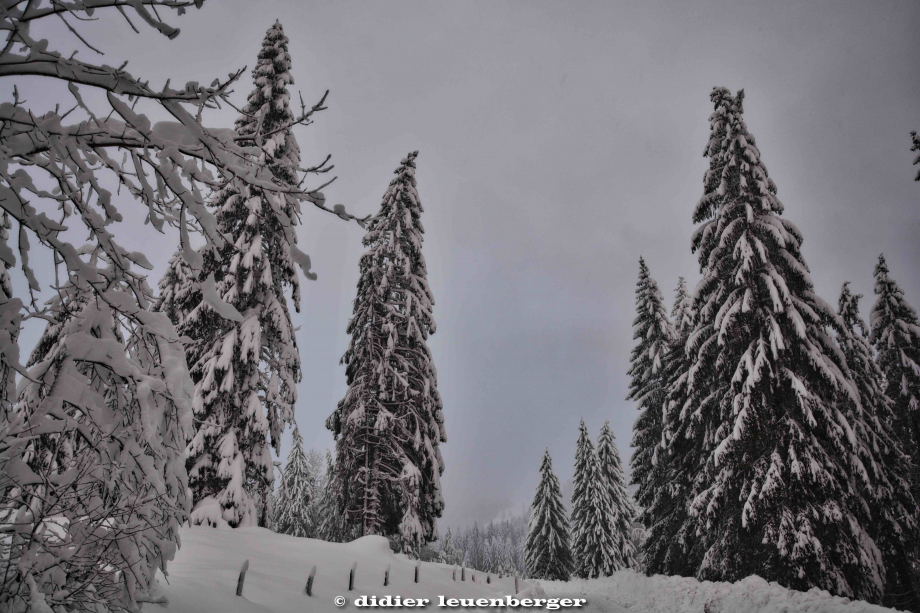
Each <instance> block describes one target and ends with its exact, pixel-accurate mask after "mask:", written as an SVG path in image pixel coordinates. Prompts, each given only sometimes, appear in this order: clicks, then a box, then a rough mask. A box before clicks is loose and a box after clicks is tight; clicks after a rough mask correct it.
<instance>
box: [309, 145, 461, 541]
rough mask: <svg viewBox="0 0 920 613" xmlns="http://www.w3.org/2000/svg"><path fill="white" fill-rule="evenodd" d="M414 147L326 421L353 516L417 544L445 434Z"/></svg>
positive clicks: (368, 268) (373, 245)
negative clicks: (343, 379) (343, 380)
mask: <svg viewBox="0 0 920 613" xmlns="http://www.w3.org/2000/svg"><path fill="white" fill-rule="evenodd" d="M416 155H418V152H417V151H416V152H413V153H410V154H409V155H408V156H406V158H405V159H403V160H402V162H401V164H400V166H399V168H398V169H397V170H396V171H395V174H396V178H395V179H393V180H392V181H391V182H390V186H389V187H388V188H387V190H386V193H385V194H384V196H383V203H382V205H381V209H380V212H379V213H378V214H377V215H376V216H375V217H374V218H372V219H371V221H370V222H369V224H368V232H367V234H366V235H365V237H364V245H365V247H367V248H368V250H367V252H366V253H365V254H364V255H363V256H362V257H361V262H360V278H359V280H358V291H357V296H356V298H355V302H354V315H353V317H352V319H351V321H350V322H349V324H348V333H349V334H350V335H351V343H350V345H349V347H348V350H347V351H346V352H345V355H344V356H343V357H342V363H344V364H345V365H346V371H345V372H346V376H347V378H348V391H347V392H346V394H345V397H344V398H343V400H342V401H341V402H340V403H339V404H338V407H337V408H336V410H335V411H334V412H333V413H332V415H330V416H329V418H328V419H327V421H326V426H327V427H328V428H329V429H330V430H331V431H332V433H333V436H334V437H335V439H336V468H337V473H336V477H337V478H338V479H340V480H341V485H340V492H341V494H342V499H341V501H340V508H341V509H342V510H343V511H344V513H345V515H346V519H347V521H348V522H349V523H351V524H354V525H357V526H360V530H361V533H362V534H365V535H366V534H382V535H385V536H390V535H399V537H400V539H401V542H402V544H403V546H404V547H405V548H407V549H408V550H409V551H417V550H418V549H419V548H420V547H421V546H422V545H423V544H425V543H428V542H430V541H431V540H432V539H433V538H434V537H435V535H436V519H437V518H438V517H440V516H441V512H442V510H443V508H444V500H443V499H442V497H441V484H440V475H441V473H443V471H444V461H443V460H442V459H441V452H440V450H439V444H440V443H443V442H445V441H446V440H447V438H446V435H445V432H444V414H443V412H442V403H441V397H440V394H439V392H438V387H437V373H436V371H435V368H434V362H433V361H432V356H431V351H430V350H429V349H428V346H427V343H426V340H427V338H428V335H429V334H433V333H434V331H435V322H434V318H433V316H432V306H433V304H434V298H433V297H432V294H431V289H430V288H429V287H428V281H427V270H426V267H425V258H424V256H423V255H422V234H423V232H424V229H423V227H422V224H421V214H422V205H421V202H420V201H419V197H418V192H417V191H416V187H415V185H416V181H415V158H416Z"/></svg>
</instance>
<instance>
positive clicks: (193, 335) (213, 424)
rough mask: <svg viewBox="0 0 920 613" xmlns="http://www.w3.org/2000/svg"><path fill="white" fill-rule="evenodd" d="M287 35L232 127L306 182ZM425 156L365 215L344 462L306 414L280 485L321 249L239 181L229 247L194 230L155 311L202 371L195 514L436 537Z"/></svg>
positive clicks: (293, 528) (337, 418)
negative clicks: (305, 295) (421, 166)
mask: <svg viewBox="0 0 920 613" xmlns="http://www.w3.org/2000/svg"><path fill="white" fill-rule="evenodd" d="M287 43H288V39H287V37H286V36H285V35H284V31H283V29H282V26H281V24H280V23H277V22H276V23H275V24H274V25H273V26H272V27H271V28H269V30H268V32H267V33H266V35H265V39H264V41H263V45H262V50H261V51H260V53H259V56H258V62H257V64H256V67H255V68H254V69H253V73H252V75H253V82H254V85H255V88H254V89H253V91H252V93H251V94H250V95H249V98H248V99H247V103H246V105H245V106H244V107H243V109H242V112H241V115H240V117H239V119H238V120H237V122H236V126H235V128H236V131H237V133H238V134H239V135H240V136H242V137H246V136H249V135H252V136H253V138H254V139H258V142H257V143H256V142H255V140H254V141H253V142H251V143H247V142H243V144H244V145H246V144H249V145H255V144H257V145H259V147H260V148H261V151H262V154H261V155H262V156H263V158H264V159H260V162H263V163H265V164H266V165H267V166H268V168H269V169H270V170H271V172H272V175H273V180H274V182H275V183H276V184H278V185H279V186H281V187H282V188H290V189H294V188H295V187H296V186H297V183H298V181H297V177H296V174H295V172H294V170H295V169H297V168H298V167H299V164H300V154H299V148H298V145H297V141H296V140H295V138H294V135H293V133H292V132H291V126H292V124H293V123H294V115H293V113H292V112H291V109H290V93H289V91H288V89H287V88H288V85H290V84H292V83H293V79H292V77H291V73H290V69H291V59H290V55H289V54H288V50H287ZM321 105H322V102H321V103H320V104H319V105H317V107H321ZM417 154H418V152H413V153H410V154H409V155H408V156H407V157H406V158H405V159H404V160H403V161H402V163H401V165H400V167H399V168H398V169H397V171H396V175H397V176H396V178H395V179H394V180H393V181H392V182H391V184H390V186H389V188H388V189H387V190H386V193H385V195H384V199H383V204H382V206H381V209H380V211H379V213H378V214H377V215H375V216H373V217H371V218H370V219H369V220H365V221H366V225H365V227H366V229H367V234H366V236H365V237H364V245H365V246H366V247H367V248H368V251H367V253H365V254H364V256H362V258H361V263H360V266H361V276H360V280H359V282H358V295H357V297H356V299H355V304H354V316H353V318H352V319H351V321H350V323H349V327H348V332H349V334H351V335H352V342H351V345H350V346H349V348H348V350H347V352H346V353H345V356H344V357H343V358H342V362H343V363H344V364H346V367H347V368H346V374H347V377H348V384H349V389H348V392H347V393H346V395H345V398H344V399H343V400H342V401H341V402H340V403H339V405H338V407H337V409H336V410H335V411H334V412H333V414H332V415H331V416H330V417H329V419H328V421H327V426H328V428H329V429H330V430H331V431H332V432H333V434H334V436H335V438H336V457H335V460H334V461H333V459H332V458H331V457H330V458H328V459H327V462H326V467H325V469H324V470H321V466H320V465H321V464H322V462H321V461H320V459H319V458H318V457H317V456H316V455H315V454H314V452H311V454H309V455H308V454H305V453H304V450H303V441H302V438H301V437H300V433H299V431H298V430H297V429H296V426H295V435H294V445H293V448H292V450H291V454H290V456H289V458H288V462H287V466H286V467H285V469H284V473H283V477H282V479H281V483H280V487H279V488H278V492H277V494H276V493H275V492H274V491H273V486H274V475H273V472H272V471H273V462H272V454H271V451H272V450H274V451H275V453H279V452H280V445H281V434H282V432H283V430H284V429H285V428H286V427H287V426H289V425H294V405H295V403H296V400H297V389H296V385H297V383H298V382H299V381H300V379H301V369H300V356H299V353H298V349H297V343H296V338H295V334H294V326H293V324H292V321H291V314H290V311H289V309H288V299H290V300H291V302H292V304H293V306H294V308H295V309H296V310H297V311H298V312H299V310H300V288H299V278H298V273H297V265H300V267H301V268H302V269H303V270H304V272H305V274H306V276H307V277H308V278H311V279H312V278H315V275H313V274H312V273H310V272H309V259H307V258H306V256H304V255H303V254H302V253H300V252H299V251H298V250H296V249H293V248H292V246H293V245H294V243H296V240H297V239H296V235H295V233H294V227H295V226H296V225H297V223H298V220H299V214H300V211H299V208H298V207H299V204H298V201H297V200H296V199H294V198H293V197H289V196H287V195H286V194H284V193H281V194H280V195H279V194H274V193H270V192H267V191H265V190H261V189H259V188H258V187H254V186H251V185H247V184H244V183H243V182H241V181H234V182H230V183H228V184H227V185H226V186H225V187H224V188H223V189H221V190H220V192H219V193H217V194H216V196H215V197H214V198H213V199H212V201H211V203H210V204H211V206H212V207H213V209H214V211H215V217H216V222H217V223H216V227H215V228H213V231H214V232H215V233H218V234H219V235H221V236H223V237H225V238H227V239H228V240H226V241H225V242H224V246H223V248H221V249H219V250H218V249H208V250H202V251H201V252H200V253H199V252H197V251H195V250H193V249H192V248H191V247H190V246H189V244H188V237H187V236H186V234H185V233H183V235H182V237H181V238H182V244H181V245H180V247H179V249H178V250H177V252H176V254H175V255H174V256H173V257H172V259H171V260H170V264H169V268H168V270H167V272H166V274H165V276H164V277H163V279H162V280H161V282H160V297H159V300H158V301H157V303H156V305H155V308H154V310H156V311H159V312H162V313H165V314H166V315H167V316H168V317H169V318H170V320H171V321H172V322H173V324H174V325H175V326H176V329H177V331H178V332H179V334H180V335H181V336H183V337H185V340H186V341H187V344H186V358H187V361H188V365H189V371H190V373H191V376H192V381H193V383H194V385H195V391H194V403H193V406H192V408H193V412H194V418H195V433H194V436H193V437H192V439H191V442H190V443H189V444H188V447H187V460H186V468H187V470H188V478H189V487H190V489H191V492H192V502H193V505H194V507H193V510H192V512H191V520H192V522H193V523H195V524H206V525H211V526H220V525H229V526H231V527H237V526H246V525H256V524H257V525H260V526H265V527H274V528H275V529H276V530H278V531H279V532H284V533H287V534H293V535H296V536H310V537H318V538H324V539H326V540H333V541H341V540H347V539H349V538H351V537H354V536H362V535H366V534H382V535H386V536H395V537H397V538H398V540H399V542H400V544H401V546H402V547H403V548H404V549H406V550H408V551H412V552H415V553H417V552H418V551H419V549H420V547H421V546H422V545H424V544H425V543H428V542H430V541H432V540H434V538H435V535H436V534H437V526H436V519H437V518H438V517H440V515H441V511H442V510H443V507H444V501H443V499H442V497H441V489H440V476H441V474H442V472H443V471H444V462H443V460H442V459H441V455H440V452H439V450H438V445H439V444H440V443H441V442H444V441H445V440H446V435H445V431H444V415H443V412H442V402H441V398H440V394H439V393H438V387H437V373H436V371H435V368H434V363H433V361H432V357H431V352H430V350H429V349H428V346H427V344H426V340H427V338H428V335H429V334H433V333H434V332H435V322H434V318H433V316H432V307H433V304H434V298H433V296H432V294H431V289H430V288H429V287H428V282H427V271H426V267H425V259H424V257H423V256H422V252H421V247H422V234H423V233H424V228H423V226H422V223H421V219H420V216H421V213H422V210H423V209H422V206H421V202H420V200H419V196H418V192H417V190H416V181H415V158H416V156H417ZM325 170H327V169H324V168H312V169H309V171H311V172H324V171H325ZM340 213H342V214H344V213H343V212H341V211H340ZM190 263H192V264H194V266H192V265H190Z"/></svg>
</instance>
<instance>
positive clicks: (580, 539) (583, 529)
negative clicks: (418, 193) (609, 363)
mask: <svg viewBox="0 0 920 613" xmlns="http://www.w3.org/2000/svg"><path fill="white" fill-rule="evenodd" d="M574 481H575V483H574V486H575V487H574V490H573V492H572V533H573V536H572V555H573V557H574V558H575V576H576V577H581V578H583V579H593V578H595V577H606V576H608V575H610V574H612V573H613V571H614V570H616V569H617V568H618V567H619V566H618V565H621V561H620V560H618V559H617V557H616V555H617V551H616V545H615V543H614V540H613V534H612V527H613V512H612V509H611V505H610V494H609V488H608V486H607V480H606V479H605V478H604V473H603V472H601V467H600V462H599V461H598V458H597V453H596V452H595V450H594V444H593V443H592V442H591V437H590V436H588V428H587V427H586V426H585V421H584V420H581V424H580V425H579V427H578V442H577V443H576V444H575V479H574Z"/></svg>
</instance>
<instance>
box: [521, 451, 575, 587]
mask: <svg viewBox="0 0 920 613" xmlns="http://www.w3.org/2000/svg"><path fill="white" fill-rule="evenodd" d="M524 555H525V559H526V564H527V573H528V576H530V577H533V578H534V579H548V580H551V581H568V580H569V577H570V576H571V574H572V569H573V567H574V562H573V560H572V551H571V549H570V548H569V520H568V518H567V517H566V514H565V507H564V506H563V504H562V489H561V488H560V487H559V479H558V478H557V477H556V474H555V473H554V472H553V460H552V458H550V456H549V449H547V450H546V452H545V453H544V454H543V461H542V462H541V463H540V483H539V485H537V493H536V494H535V495H534V497H533V507H532V510H531V513H530V524H529V526H528V529H527V541H526V542H525V544H524Z"/></svg>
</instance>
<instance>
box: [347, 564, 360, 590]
mask: <svg viewBox="0 0 920 613" xmlns="http://www.w3.org/2000/svg"><path fill="white" fill-rule="evenodd" d="M357 570H358V562H357V561H355V563H354V564H352V565H351V572H349V573H348V591H349V592H350V591H352V590H353V589H355V571H357Z"/></svg>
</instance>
